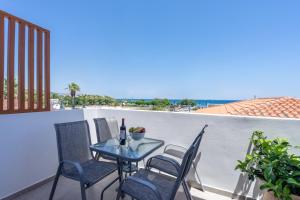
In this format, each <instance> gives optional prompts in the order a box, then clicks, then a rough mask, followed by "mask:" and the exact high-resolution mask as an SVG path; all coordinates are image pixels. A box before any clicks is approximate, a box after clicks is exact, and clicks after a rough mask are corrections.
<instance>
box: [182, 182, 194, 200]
mask: <svg viewBox="0 0 300 200" xmlns="http://www.w3.org/2000/svg"><path fill="white" fill-rule="evenodd" d="M182 187H183V190H184V193H185V196H186V198H187V200H193V198H192V195H191V193H190V190H189V187H188V186H187V183H186V182H185V181H182Z"/></svg>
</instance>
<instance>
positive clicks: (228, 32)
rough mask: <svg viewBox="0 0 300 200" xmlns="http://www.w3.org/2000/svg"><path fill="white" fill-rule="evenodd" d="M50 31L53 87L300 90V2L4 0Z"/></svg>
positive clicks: (176, 92) (247, 92) (165, 92)
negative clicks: (72, 84) (74, 83)
mask: <svg viewBox="0 0 300 200" xmlns="http://www.w3.org/2000/svg"><path fill="white" fill-rule="evenodd" d="M0 9H1V10H4V11H6V12H9V13H11V14H13V15H16V16H18V17H21V18H24V19H26V20H29V21H31V22H33V23H35V24H38V25H40V26H42V27H44V28H47V29H49V30H50V31H51V90H52V91H53V92H60V93H61V92H67V91H66V90H65V88H66V87H67V85H68V83H70V82H76V83H78V84H79V85H80V87H81V93H82V94H99V95H109V96H112V97H114V98H192V99H249V98H253V96H254V95H255V96H256V97H275V96H292V97H298V98H299V97H300V90H299V86H300V12H299V9H300V1H298V0H287V1H282V0H223V1H222V0H194V1H193V0H180V1H179V0H126V1H124V0H89V1H83V0H82V1H79V0H64V1H61V0H48V1H46V0H26V1H24V0H14V1H12V0H0Z"/></svg>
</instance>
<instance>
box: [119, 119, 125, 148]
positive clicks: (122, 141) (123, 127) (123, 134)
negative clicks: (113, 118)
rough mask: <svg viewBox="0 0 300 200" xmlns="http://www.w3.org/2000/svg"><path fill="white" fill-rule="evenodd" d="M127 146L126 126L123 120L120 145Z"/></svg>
mask: <svg viewBox="0 0 300 200" xmlns="http://www.w3.org/2000/svg"><path fill="white" fill-rule="evenodd" d="M125 144H126V126H125V120H124V118H122V125H121V127H120V145H125Z"/></svg>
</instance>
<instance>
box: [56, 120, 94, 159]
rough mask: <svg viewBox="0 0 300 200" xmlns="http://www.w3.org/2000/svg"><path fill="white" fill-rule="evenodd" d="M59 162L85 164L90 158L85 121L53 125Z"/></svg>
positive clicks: (88, 134) (89, 139) (89, 143)
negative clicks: (67, 161) (66, 161)
mask: <svg viewBox="0 0 300 200" xmlns="http://www.w3.org/2000/svg"><path fill="white" fill-rule="evenodd" d="M54 126H55V130H56V138H57V147H58V157H59V161H64V160H70V161H75V162H80V163H82V162H85V161H87V160H89V159H91V158H92V154H91V151H90V149H89V146H90V145H91V136H90V130H89V125H88V122H87V121H77V122H67V123H60V124H55V125H54Z"/></svg>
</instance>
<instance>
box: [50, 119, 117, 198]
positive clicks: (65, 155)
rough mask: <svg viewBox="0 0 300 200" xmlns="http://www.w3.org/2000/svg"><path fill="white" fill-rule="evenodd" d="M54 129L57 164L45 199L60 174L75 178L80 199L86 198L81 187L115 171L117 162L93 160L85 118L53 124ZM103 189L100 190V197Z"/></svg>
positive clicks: (51, 196)
mask: <svg viewBox="0 0 300 200" xmlns="http://www.w3.org/2000/svg"><path fill="white" fill-rule="evenodd" d="M55 130H56V138H57V147H58V157H59V166H58V169H57V173H56V176H55V179H54V183H53V186H52V189H51V193H50V197H49V200H52V199H53V196H54V193H55V189H56V186H57V182H58V179H59V177H60V175H62V176H64V177H66V178H70V179H73V180H75V181H79V182H80V188H81V197H82V200H86V193H85V190H86V189H87V188H89V187H91V186H92V185H94V184H95V183H97V182H99V181H100V180H102V179H103V178H105V177H106V176H108V175H110V174H112V173H113V172H115V171H116V170H117V165H116V164H115V163H111V162H104V161H98V160H96V159H94V157H93V155H92V153H91V151H90V149H89V146H90V145H91V138H90V131H89V125H88V122H87V121H77V122H68V123H61V124H55ZM118 179H119V177H117V178H116V179H115V180H114V181H113V182H116V181H117V180H118ZM106 189H107V187H106V188H105V189H104V190H103V191H102V193H101V195H102V196H103V193H104V191H105V190H106Z"/></svg>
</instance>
